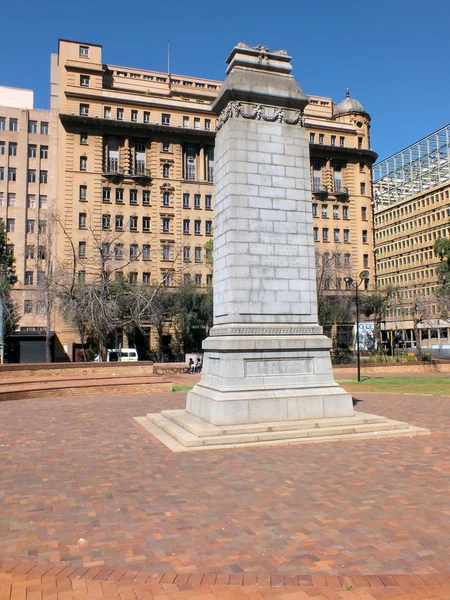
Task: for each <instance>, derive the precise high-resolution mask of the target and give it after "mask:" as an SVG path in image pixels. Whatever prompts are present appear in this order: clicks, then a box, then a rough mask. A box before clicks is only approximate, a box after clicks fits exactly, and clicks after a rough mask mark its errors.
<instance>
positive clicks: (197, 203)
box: [194, 194, 201, 208]
mask: <svg viewBox="0 0 450 600" xmlns="http://www.w3.org/2000/svg"><path fill="white" fill-rule="evenodd" d="M200 198H201V197H200V194H194V208H201V206H200Z"/></svg>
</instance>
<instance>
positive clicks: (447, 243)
mask: <svg viewBox="0 0 450 600" xmlns="http://www.w3.org/2000/svg"><path fill="white" fill-rule="evenodd" d="M434 252H435V254H436V256H438V257H439V259H440V261H441V262H440V263H439V265H438V266H437V269H436V271H437V274H438V285H437V288H436V292H435V296H436V300H437V303H438V306H439V311H440V313H441V315H442V316H443V317H444V318H448V317H449V315H450V239H449V238H439V239H438V240H436V241H435V243H434Z"/></svg>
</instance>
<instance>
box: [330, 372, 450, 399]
mask: <svg viewBox="0 0 450 600" xmlns="http://www.w3.org/2000/svg"><path fill="white" fill-rule="evenodd" d="M338 383H339V385H341V386H342V387H343V388H344V389H345V390H347V391H349V392H356V391H364V392H387V393H390V394H429V395H430V394H431V395H432V396H450V377H446V376H436V375H428V376H423V377H401V376H399V377H365V376H364V375H363V376H362V380H361V381H360V382H359V383H358V381H357V379H356V378H355V379H339V380H338Z"/></svg>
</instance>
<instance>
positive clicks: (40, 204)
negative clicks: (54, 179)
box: [39, 196, 47, 208]
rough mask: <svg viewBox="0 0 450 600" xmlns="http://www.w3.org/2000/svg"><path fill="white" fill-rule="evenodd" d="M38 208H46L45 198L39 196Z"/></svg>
mask: <svg viewBox="0 0 450 600" xmlns="http://www.w3.org/2000/svg"><path fill="white" fill-rule="evenodd" d="M39 208H47V196H39Z"/></svg>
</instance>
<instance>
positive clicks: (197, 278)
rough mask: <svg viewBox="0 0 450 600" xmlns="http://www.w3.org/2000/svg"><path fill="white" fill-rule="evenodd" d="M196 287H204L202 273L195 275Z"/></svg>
mask: <svg viewBox="0 0 450 600" xmlns="http://www.w3.org/2000/svg"><path fill="white" fill-rule="evenodd" d="M195 285H196V286H197V287H200V286H201V285H202V276H201V274H200V273H196V274H195Z"/></svg>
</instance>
